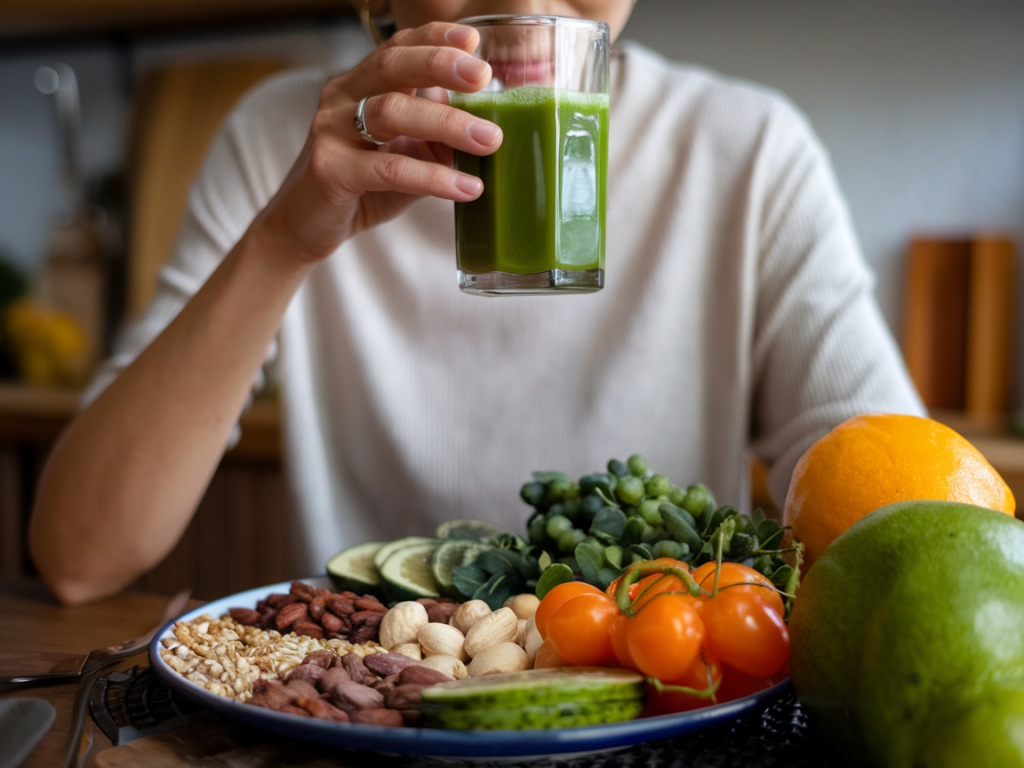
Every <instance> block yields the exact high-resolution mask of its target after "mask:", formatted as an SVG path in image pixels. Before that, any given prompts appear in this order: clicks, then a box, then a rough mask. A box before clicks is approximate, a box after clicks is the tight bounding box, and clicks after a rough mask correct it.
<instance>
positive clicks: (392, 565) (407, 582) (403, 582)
mask: <svg viewBox="0 0 1024 768" xmlns="http://www.w3.org/2000/svg"><path fill="white" fill-rule="evenodd" d="M437 548H438V544H437V543H436V542H435V541H433V540H432V539H431V540H428V541H427V542H426V543H423V544H411V545H409V546H407V547H402V548H400V549H396V550H395V551H394V552H393V553H392V554H391V556H390V557H388V558H387V559H386V560H385V561H384V563H383V565H381V568H380V580H381V586H382V587H383V589H384V597H385V598H386V599H387V600H388V601H389V602H392V601H396V600H415V599H416V598H419V597H433V598H437V597H440V596H441V592H440V590H438V588H437V581H436V580H435V579H434V572H433V569H432V567H431V561H432V560H433V557H434V552H436V551H437Z"/></svg>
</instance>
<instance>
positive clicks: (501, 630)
mask: <svg viewBox="0 0 1024 768" xmlns="http://www.w3.org/2000/svg"><path fill="white" fill-rule="evenodd" d="M538 603H539V601H538V600H537V598H536V597H534V596H533V595H525V594H524V595H518V596H515V597H512V598H510V599H509V600H508V601H506V603H505V605H504V606H503V607H501V608H499V609H498V610H496V611H492V610H491V609H490V607H489V606H488V605H487V604H486V603H485V602H483V601H482V600H470V601H468V602H466V603H461V604H460V603H456V602H453V601H450V600H444V599H441V600H433V599H430V598H420V599H418V600H410V601H406V602H400V603H397V604H396V605H394V606H393V607H392V608H391V609H390V610H389V609H388V608H387V607H386V606H384V605H383V604H382V603H381V602H380V601H379V600H378V599H377V598H375V597H372V596H362V595H356V594H354V593H352V592H340V593H334V592H331V591H329V590H326V589H316V588H314V587H310V586H309V585H307V584H304V583H303V582H299V581H296V582H293V583H292V584H291V587H290V589H289V591H288V592H287V593H274V594H271V595H268V596H267V597H266V598H264V599H263V600H260V601H259V602H258V603H257V604H256V607H255V608H254V609H253V608H244V607H239V608H231V609H230V610H229V611H228V615H226V616H224V617H221V618H220V619H214V618H212V617H210V616H203V617H200V618H198V619H194V620H193V621H191V622H177V623H176V624H175V627H174V638H173V639H172V638H167V639H165V640H164V641H163V643H164V648H163V649H162V650H161V652H160V653H161V657H162V658H163V659H164V661H165V662H167V664H168V665H169V666H170V667H171V668H172V669H174V670H175V671H176V672H178V673H179V674H181V675H182V676H183V677H185V678H186V679H188V680H191V681H192V682H194V683H196V684H198V685H201V686H202V687H203V688H206V689H207V690H209V691H211V692H213V693H216V694H219V695H222V696H227V697H230V698H235V699H238V700H239V701H247V702H248V703H250V704H255V705H257V706H262V707H266V708H268V709H273V710H276V711H280V712H290V713H292V714H295V715H301V716H303V717H316V718H321V719H328V720H333V721H336V722H353V723H366V724H374V725H396V726H397V725H416V724H419V723H420V722H421V719H422V716H421V713H420V709H419V705H420V703H421V701H422V697H421V696H420V692H421V691H422V690H423V688H425V687H427V686H429V685H434V684H436V683H439V682H447V681H452V680H457V679H463V678H466V677H479V676H483V675H489V674H495V673H499V672H515V671H521V670H526V669H530V668H532V666H533V657H534V655H535V654H536V649H537V647H538V646H539V645H540V635H539V633H538V632H537V630H536V627H535V626H534V619H533V614H534V613H535V612H536V610H537V605H538Z"/></svg>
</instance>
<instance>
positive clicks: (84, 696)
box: [61, 589, 192, 768]
mask: <svg viewBox="0 0 1024 768" xmlns="http://www.w3.org/2000/svg"><path fill="white" fill-rule="evenodd" d="M191 594H192V591H191V590H188V589H186V590H184V591H182V592H179V593H178V594H177V595H175V596H174V597H172V598H171V601H170V602H169V603H167V607H166V608H165V609H164V615H163V616H162V617H161V618H160V621H159V622H158V623H157V625H156V626H155V627H153V629H151V630H150V631H149V632H147V633H146V634H144V635H142V636H141V637H134V638H132V639H130V640H125V641H124V642H123V643H118V644H117V645H109V646H107V647H106V648H97V649H96V650H95V651H92V652H91V653H90V654H89V655H88V656H87V657H86V659H85V664H83V665H82V669H81V673H80V674H81V681H80V682H79V684H78V690H77V691H76V692H75V703H74V704H73V705H72V709H71V728H70V731H69V733H68V741H67V745H66V746H65V747H64V760H63V762H62V763H61V765H62V766H63V768H74V767H75V766H77V765H78V761H79V757H80V755H81V754H83V751H82V729H83V726H84V724H85V710H86V709H87V708H88V706H89V694H90V693H91V692H92V687H93V685H95V684H96V681H97V680H98V679H99V678H100V675H102V674H103V671H104V670H105V669H107V667H110V666H112V665H113V664H115V663H116V662H118V661H120V660H121V659H124V658H127V657H129V656H132V655H134V654H136V653H138V652H139V651H141V650H142V649H143V648H145V647H146V646H148V645H149V643H150V641H151V640H152V639H153V638H154V637H156V633H157V632H159V631H160V630H161V629H163V626H164V625H165V624H166V623H167V622H169V621H170V620H171V619H174V618H176V617H177V616H179V615H181V613H182V612H183V611H184V610H185V607H186V606H187V605H188V598H189V596H190V595H191ZM90 742H91V738H90ZM85 751H86V752H87V751H88V748H86V750H85Z"/></svg>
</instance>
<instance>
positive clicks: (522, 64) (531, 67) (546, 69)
mask: <svg viewBox="0 0 1024 768" xmlns="http://www.w3.org/2000/svg"><path fill="white" fill-rule="evenodd" d="M489 63H490V65H491V72H492V73H493V74H494V77H495V78H496V79H498V80H500V81H501V82H502V83H503V84H504V85H505V87H506V88H517V87H519V86H522V85H550V84H551V83H552V82H553V80H554V74H555V66H554V62H552V61H551V60H550V59H542V60H535V61H491V62H489Z"/></svg>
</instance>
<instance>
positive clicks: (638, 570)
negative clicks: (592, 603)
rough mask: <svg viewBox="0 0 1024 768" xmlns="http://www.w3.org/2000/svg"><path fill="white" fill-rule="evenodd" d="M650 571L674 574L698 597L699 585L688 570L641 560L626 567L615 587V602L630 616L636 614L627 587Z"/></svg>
mask: <svg viewBox="0 0 1024 768" xmlns="http://www.w3.org/2000/svg"><path fill="white" fill-rule="evenodd" d="M652 573H661V574H664V575H666V576H675V577H677V578H678V579H679V580H680V581H682V582H683V584H685V585H686V589H687V590H688V591H689V593H690V594H691V595H692V596H693V597H699V596H700V594H701V588H700V585H699V584H697V582H696V581H694V580H693V576H691V575H690V573H689V572H688V571H685V570H683V569H682V568H676V567H675V566H674V565H665V564H664V563H656V562H651V561H646V560H641V561H639V562H638V563H634V564H633V565H631V566H630V567H629V568H627V569H626V572H625V573H624V574H623V576H622V581H620V582H619V586H618V587H616V588H615V602H616V603H617V604H618V606H619V610H621V611H622V612H623V613H625V614H626V615H627V616H629V617H630V618H632V617H633V616H635V615H636V611H635V609H634V606H635V604H636V601H635V600H632V599H630V597H629V588H630V587H631V586H633V584H635V583H636V581H637V580H638V579H641V578H643V577H644V576H650V575H651V574H652ZM637 599H639V595H638V596H637Z"/></svg>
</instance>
